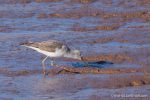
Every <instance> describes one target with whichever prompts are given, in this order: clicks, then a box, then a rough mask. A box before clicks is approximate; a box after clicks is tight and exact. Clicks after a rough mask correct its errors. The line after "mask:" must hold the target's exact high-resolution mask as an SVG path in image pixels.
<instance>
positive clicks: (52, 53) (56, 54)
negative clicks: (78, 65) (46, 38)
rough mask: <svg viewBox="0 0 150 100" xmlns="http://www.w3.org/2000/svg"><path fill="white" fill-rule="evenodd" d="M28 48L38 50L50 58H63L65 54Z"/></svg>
mask: <svg viewBox="0 0 150 100" xmlns="http://www.w3.org/2000/svg"><path fill="white" fill-rule="evenodd" d="M26 47H28V48H31V49H33V50H36V51H37V52H39V53H42V54H44V55H46V56H49V57H62V56H63V52H61V50H56V51H55V52H48V51H43V50H40V49H39V48H35V47H31V46H26Z"/></svg>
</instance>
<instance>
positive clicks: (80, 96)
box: [0, 0, 150, 100]
mask: <svg viewBox="0 0 150 100" xmlns="http://www.w3.org/2000/svg"><path fill="white" fill-rule="evenodd" d="M23 2H24V3H23ZM149 16H150V2H149V0H136V1H129V0H95V1H94V2H89V3H84V2H80V1H79V0H77V1H76V0H61V1H54V2H52V1H48V0H45V1H43V2H38V0H28V2H27V0H21V1H17V0H11V1H10V0H5V1H4V0H0V83H2V84H0V99H2V100H5V99H6V100H7V99H8V100H9V99H10V100H27V99H29V100H41V99H42V100H47V99H50V100H99V99H105V100H111V99H112V100H116V97H115V98H114V97H112V95H113V94H118V93H120V94H125V93H126V94H138V93H139V94H145V95H148V96H149V95H150V94H149V93H150V92H149V91H150V89H149V84H150V81H149V77H150V75H149V72H148V71H149V70H150V69H149V66H150V56H149V55H150V52H149V51H150V45H149V43H150V39H149V38H150V34H149V33H150V24H149V21H150V17H149ZM49 39H57V40H61V41H64V42H66V43H67V44H68V45H69V46H70V48H72V49H80V50H81V52H82V55H83V56H84V58H85V59H86V61H87V62H97V61H106V62H112V63H113V64H111V65H104V68H106V69H107V68H109V71H111V70H113V69H118V70H121V69H127V70H130V71H129V72H132V73H129V72H128V71H127V72H120V73H119V74H116V73H115V72H114V73H113V71H112V72H110V73H111V74H96V75H93V74H81V75H80V74H65V75H64V74H58V75H54V76H47V77H46V78H43V77H42V72H41V68H42V67H41V60H42V59H43V58H44V57H45V56H44V55H42V54H39V53H37V52H35V51H33V50H30V49H27V48H24V47H21V46H20V45H19V44H20V43H23V42H27V41H45V40H49ZM55 62H56V63H57V64H59V65H65V66H71V64H74V63H75V64H78V65H79V67H80V64H82V62H78V61H74V60H71V59H55ZM76 62H78V63H76ZM49 63H50V60H48V61H47V62H46V64H47V69H50V68H52V67H50V66H49ZM48 66H49V67H48ZM133 69H134V70H137V71H136V72H134V71H132V70H133ZM141 69H142V70H146V71H145V72H144V71H143V72H142V71H141ZM21 71H22V72H21ZM26 71H29V73H26ZM105 71H106V72H107V73H108V70H105ZM104 73H105V72H104ZM136 86H138V87H136ZM148 96H146V97H144V98H143V99H147V100H148V99H149V97H148ZM119 99H121V98H119ZM130 99H131V100H132V99H133V100H134V99H136V100H138V99H139V100H141V99H140V98H130Z"/></svg>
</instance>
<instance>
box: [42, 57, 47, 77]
mask: <svg viewBox="0 0 150 100" xmlns="http://www.w3.org/2000/svg"><path fill="white" fill-rule="evenodd" d="M47 58H48V56H47V57H45V58H44V59H43V60H42V67H43V74H44V76H45V75H46V67H45V63H44V62H45V61H46V59H47Z"/></svg>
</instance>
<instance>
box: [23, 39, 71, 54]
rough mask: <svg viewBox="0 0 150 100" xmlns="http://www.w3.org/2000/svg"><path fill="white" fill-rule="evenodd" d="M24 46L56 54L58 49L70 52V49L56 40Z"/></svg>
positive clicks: (30, 43) (29, 43)
mask: <svg viewBox="0 0 150 100" xmlns="http://www.w3.org/2000/svg"><path fill="white" fill-rule="evenodd" d="M22 45H26V46H32V47H36V48H39V49H41V50H44V51H48V52H55V50H56V49H63V50H64V51H67V52H69V51H70V48H69V47H68V46H67V45H66V44H64V43H62V42H60V41H56V40H49V41H43V42H34V43H33V42H28V43H24V44H22Z"/></svg>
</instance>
